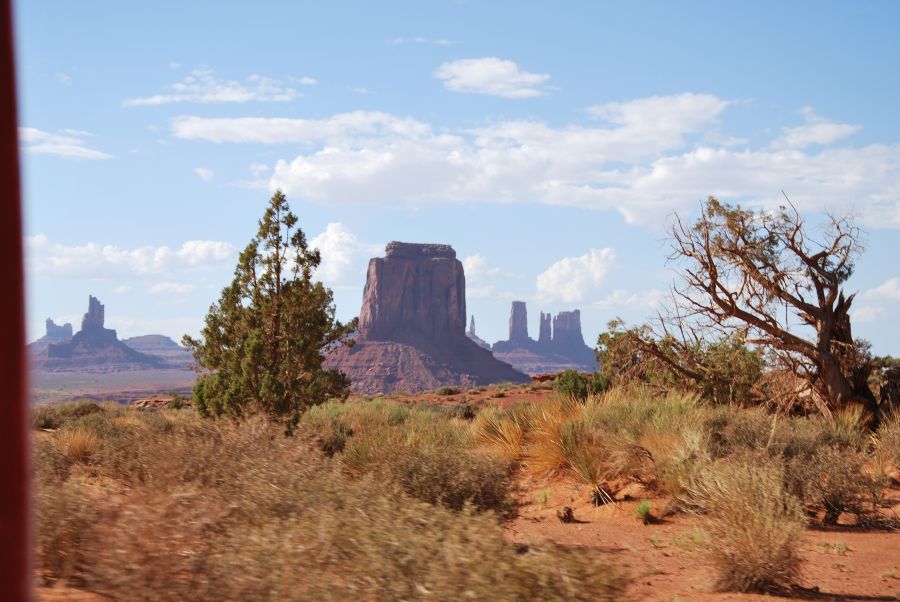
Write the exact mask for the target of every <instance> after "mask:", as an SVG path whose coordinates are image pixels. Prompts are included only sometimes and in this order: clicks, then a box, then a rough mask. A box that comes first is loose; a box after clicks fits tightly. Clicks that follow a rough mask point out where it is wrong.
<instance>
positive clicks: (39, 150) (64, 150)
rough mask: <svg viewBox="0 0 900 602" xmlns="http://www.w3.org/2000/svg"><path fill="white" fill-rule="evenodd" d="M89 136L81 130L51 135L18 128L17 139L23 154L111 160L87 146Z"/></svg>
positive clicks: (106, 155)
mask: <svg viewBox="0 0 900 602" xmlns="http://www.w3.org/2000/svg"><path fill="white" fill-rule="evenodd" d="M90 136H92V134H91V133H90V132H84V131H81V130H63V131H62V132H60V133H57V134H52V133H50V132H44V131H42V130H39V129H36V128H26V127H20V128H19V139H20V141H21V143H22V150H23V151H24V152H27V153H35V154H44V155H56V156H58V157H67V158H72V159H112V158H113V157H112V155H110V154H107V153H104V152H101V151H98V150H94V149H92V148H89V147H88V146H87V141H86V140H85V138H88V137H90Z"/></svg>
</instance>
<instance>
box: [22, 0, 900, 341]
mask: <svg viewBox="0 0 900 602" xmlns="http://www.w3.org/2000/svg"><path fill="white" fill-rule="evenodd" d="M15 8H16V13H17V14H16V19H17V26H18V29H17V36H18V39H17V45H18V64H19V73H18V77H19V88H20V100H19V102H20V121H21V126H22V128H23V130H22V137H23V142H22V144H23V150H24V153H23V157H24V161H23V162H24V190H25V209H26V224H25V230H26V250H27V257H28V258H27V266H26V269H27V278H28V309H29V319H28V333H29V339H33V338H36V337H37V336H40V335H41V334H42V330H43V321H44V319H46V318H47V317H48V316H49V317H53V318H54V319H56V320H57V321H60V320H69V321H77V320H78V319H79V317H80V315H81V313H83V312H84V311H85V308H86V305H87V296H88V294H94V295H97V296H99V297H100V298H101V300H102V301H103V302H104V303H105V304H106V306H107V322H108V324H109V325H110V326H112V327H114V328H117V329H118V330H119V332H120V335H121V336H133V335H137V334H147V333H162V334H167V335H169V336H172V337H173V338H176V339H178V338H180V336H181V334H183V333H185V332H188V333H196V332H197V331H198V330H199V328H200V326H201V324H202V319H203V316H204V315H205V312H206V310H207V308H208V307H209V305H210V304H211V303H212V302H214V301H215V300H216V299H217V297H218V294H219V291H220V290H221V288H222V287H223V286H224V285H225V284H226V283H227V282H228V281H229V280H230V275H231V272H232V270H233V266H234V261H235V257H236V251H237V249H238V248H241V247H242V246H243V245H245V244H246V242H247V241H248V240H249V239H250V237H251V236H252V235H253V234H254V231H255V226H256V220H257V219H258V218H259V216H260V215H261V214H262V211H263V209H264V207H265V204H266V202H267V201H268V198H269V196H270V194H271V191H272V190H273V189H274V188H275V187H281V188H283V189H284V190H285V192H286V194H287V196H288V199H289V201H290V203H291V205H292V207H293V209H294V211H295V212H296V213H297V214H298V215H299V217H300V222H301V225H302V227H303V228H304V230H305V231H306V233H307V235H308V237H309V238H310V239H311V240H313V241H314V242H315V243H316V245H317V246H319V247H320V248H321V250H322V251H323V255H324V256H325V263H324V264H323V266H322V268H321V269H320V271H319V276H320V277H321V278H322V279H323V280H324V281H325V282H326V283H327V284H329V285H330V286H331V287H332V288H333V289H334V291H335V300H336V304H337V309H338V314H339V316H340V317H342V318H344V319H349V318H351V317H353V316H355V315H356V314H357V313H358V311H359V306H360V302H361V299H362V287H363V285H364V281H365V266H366V263H367V260H368V259H369V258H370V257H372V256H374V255H377V254H380V253H381V252H382V249H383V246H384V244H385V243H387V242H388V241H390V240H403V241H409V242H443V243H449V244H451V245H453V247H454V248H455V249H456V251H457V254H458V256H459V257H460V259H461V260H463V262H464V264H465V266H466V275H467V285H468V291H467V293H468V294H467V302H468V308H469V312H470V313H474V314H475V316H476V320H477V322H478V332H479V335H480V336H482V337H483V338H485V339H487V340H488V341H496V340H498V339H502V338H506V329H507V318H508V313H509V303H510V301H511V300H513V299H521V300H525V301H527V302H528V308H529V322H530V330H531V332H532V335H533V336H536V334H537V321H538V318H537V314H538V311H540V310H544V311H553V312H554V313H555V312H556V311H559V310H563V309H572V308H576V307H577V308H580V309H581V310H582V315H583V324H584V334H585V339H586V340H587V342H588V344H593V342H594V341H595V340H596V336H597V334H598V333H599V332H600V331H601V330H602V329H603V327H604V325H605V324H606V322H607V321H608V320H610V319H611V318H613V317H615V316H622V317H623V318H625V319H626V320H627V321H629V322H640V321H643V320H645V319H646V318H648V317H649V316H651V315H653V314H654V312H655V308H656V307H657V305H656V304H657V303H658V302H659V300H660V299H661V298H662V296H663V295H664V292H665V291H666V290H667V289H668V286H669V284H670V283H671V280H672V273H671V272H670V271H669V269H668V268H667V267H666V262H665V258H666V256H667V251H668V246H667V244H666V242H665V236H664V228H665V223H666V219H667V218H668V217H669V216H671V215H672V213H673V212H674V211H678V212H680V213H683V214H685V215H690V214H691V212H693V211H696V209H697V206H698V204H699V202H700V200H701V199H704V198H705V197H706V196H707V195H710V194H713V195H717V196H719V197H720V198H721V199H723V200H727V201H740V202H742V203H744V204H746V205H750V206H757V207H771V206H774V205H776V204H778V203H779V202H781V198H782V197H781V191H782V190H784V191H785V192H786V193H787V194H788V195H789V196H790V197H791V199H792V201H793V202H794V203H795V204H796V205H797V206H798V207H799V208H800V209H801V210H802V211H803V212H805V213H808V214H809V215H810V216H814V215H818V214H819V213H820V212H822V211H823V210H830V211H834V212H837V213H844V212H847V211H852V212H854V213H855V214H856V216H857V219H858V221H859V222H860V223H861V225H862V226H863V227H864V228H865V230H866V243H867V250H866V252H865V254H864V255H863V256H862V258H861V259H860V261H859V262H858V268H857V272H856V274H855V275H854V277H853V278H852V280H851V281H850V282H849V283H848V287H847V288H848V289H849V290H850V291H858V292H859V297H858V300H857V303H856V314H855V316H854V317H855V323H854V328H855V331H854V332H855V334H856V335H857V336H861V337H864V338H867V339H869V340H871V341H872V342H873V343H874V347H875V351H876V352H877V353H881V354H887V353H891V354H894V355H898V354H900V341H898V334H900V318H898V315H900V311H898V310H900V269H898V267H897V261H896V258H897V256H898V255H900V240H898V236H897V234H898V230H900V117H898V114H897V107H898V106H900V77H898V75H897V74H898V73H900V39H898V36H897V35H896V32H897V30H898V27H900V4H897V3H890V2H868V3H855V2H793V3H781V2H753V3H750V2H747V3H741V4H740V5H739V4H738V3H731V2H729V3H723V2H719V3H715V2H694V3H691V2H682V3H677V5H676V3H669V2H642V3H601V2H570V3H531V2H491V3H487V2H465V1H456V2H428V3H422V2H408V3H399V2H383V3H370V2H329V3H302V4H301V3H294V2H254V3H252V5H250V4H249V3H247V4H243V3H242V4H241V5H240V6H238V3H222V2H199V1H198V2H190V3H187V2H164V1H161V2H153V3H126V2H118V3H116V2H80V3H73V2H64V1H50V0H45V1H42V2H23V1H19V2H17V3H16V6H15Z"/></svg>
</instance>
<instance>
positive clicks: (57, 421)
mask: <svg viewBox="0 0 900 602" xmlns="http://www.w3.org/2000/svg"><path fill="white" fill-rule="evenodd" d="M103 411H104V410H103V408H102V407H100V406H99V405H97V404H96V403H94V402H93V401H73V402H67V403H62V404H59V405H55V406H39V407H37V408H35V410H34V411H33V412H32V421H31V423H32V425H33V426H34V428H38V429H57V428H60V427H61V426H63V425H64V424H67V423H68V422H70V421H72V420H76V419H78V418H81V417H82V416H88V415H90V414H96V413H98V412H103Z"/></svg>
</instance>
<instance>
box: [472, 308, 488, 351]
mask: <svg viewBox="0 0 900 602" xmlns="http://www.w3.org/2000/svg"><path fill="white" fill-rule="evenodd" d="M466 336H467V337H469V338H470V339H472V341H473V342H474V343H475V344H476V345H478V346H479V347H481V348H482V349H487V350H488V351H490V350H491V344H490V343H488V342H487V341H485V340H484V339H482V338H481V337H480V336H478V335H477V334H475V316H472V319H471V320H469V330H467V331H466Z"/></svg>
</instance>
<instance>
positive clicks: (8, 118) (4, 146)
mask: <svg viewBox="0 0 900 602" xmlns="http://www.w3.org/2000/svg"><path fill="white" fill-rule="evenodd" d="M14 56H15V55H14V48H13V20H12V1H11V0H0V286H2V288H3V292H2V294H0V316H2V319H0V387H2V389H0V488H2V489H0V598H2V599H3V600H13V601H15V600H29V599H31V597H32V574H31V545H30V541H31V540H30V534H31V517H30V512H29V508H30V498H31V495H30V487H29V475H30V452H29V439H28V435H29V430H28V406H27V402H26V399H27V384H26V378H27V374H26V360H25V291H24V282H23V274H22V271H23V268H22V206H21V196H20V194H21V187H20V182H19V142H18V119H17V113H16V77H15V58H14Z"/></svg>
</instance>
